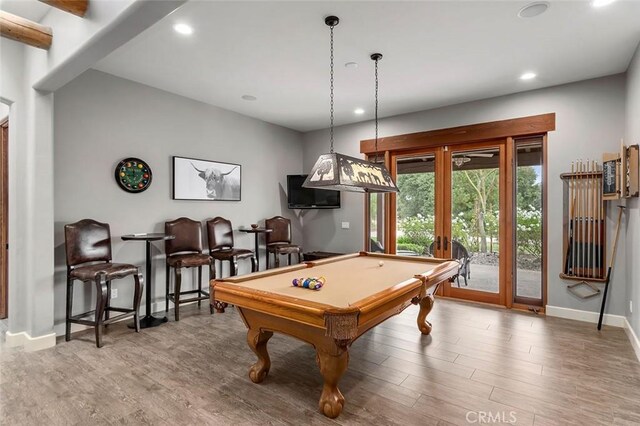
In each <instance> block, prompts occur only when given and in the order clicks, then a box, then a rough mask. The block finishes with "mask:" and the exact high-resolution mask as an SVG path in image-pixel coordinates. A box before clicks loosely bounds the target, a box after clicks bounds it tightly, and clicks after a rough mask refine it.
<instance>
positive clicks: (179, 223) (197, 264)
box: [164, 217, 215, 321]
mask: <svg viewBox="0 0 640 426" xmlns="http://www.w3.org/2000/svg"><path fill="white" fill-rule="evenodd" d="M164 232H165V234H166V235H173V236H174V237H175V239H173V240H166V241H165V245H164V246H165V252H166V254H167V274H166V279H167V288H166V293H165V294H166V298H165V301H166V308H165V310H167V311H168V310H169V301H171V302H173V304H174V306H175V310H174V313H175V318H176V321H180V304H182V303H189V302H195V301H197V302H198V307H199V306H200V305H201V301H202V300H209V292H207V291H205V290H203V289H202V267H203V266H207V267H209V279H210V280H211V279H214V278H215V270H214V269H213V259H212V258H211V256H209V255H206V254H203V253H202V227H201V224H200V222H197V221H195V220H191V219H188V218H186V217H181V218H180V219H176V220H173V221H170V222H165V224H164ZM171 268H173V269H174V271H175V282H174V292H173V293H170V292H169V283H170V278H171ZM183 268H198V288H197V289H196V290H188V291H182V269H183ZM192 294H195V297H191V298H188V299H182V298H181V297H182V296H186V295H192ZM209 309H210V311H211V313H213V306H211V305H210V306H209Z"/></svg>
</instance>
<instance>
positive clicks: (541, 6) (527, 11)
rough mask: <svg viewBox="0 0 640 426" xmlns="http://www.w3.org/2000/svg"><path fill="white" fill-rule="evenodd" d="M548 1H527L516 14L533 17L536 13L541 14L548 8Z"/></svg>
mask: <svg viewBox="0 0 640 426" xmlns="http://www.w3.org/2000/svg"><path fill="white" fill-rule="evenodd" d="M549 6H550V5H549V3H547V2H546V1H537V2H534V3H529V4H528V5H526V6H525V7H523V8H522V9H520V12H518V16H519V17H520V18H533V17H536V16H538V15H542V14H543V13H544V12H546V11H547V9H549Z"/></svg>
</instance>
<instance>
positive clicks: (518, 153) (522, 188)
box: [514, 138, 543, 306]
mask: <svg viewBox="0 0 640 426" xmlns="http://www.w3.org/2000/svg"><path fill="white" fill-rule="evenodd" d="M514 184H515V197H514V201H515V209H514V213H515V215H514V225H515V242H514V245H515V249H514V256H515V266H514V269H515V271H514V272H515V273H514V279H515V301H516V302H519V303H526V304H536V305H540V306H541V305H542V261H543V257H542V248H543V245H542V235H543V234H542V226H543V217H542V213H543V211H542V198H543V197H542V138H538V140H522V141H516V143H515V179H514Z"/></svg>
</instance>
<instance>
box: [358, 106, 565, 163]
mask: <svg viewBox="0 0 640 426" xmlns="http://www.w3.org/2000/svg"><path fill="white" fill-rule="evenodd" d="M555 129H556V114H555V113H554V112H552V113H548V114H540V115H532V116H528V117H520V118H512V119H509V120H500V121H491V122H487V123H477V124H471V125H467V126H459V127H451V128H447V129H438V130H429V131H426V132H418V133H408V134H404V135H397V136H388V137H384V138H378V152H385V151H392V152H398V151H406V150H411V149H418V148H427V147H434V146H442V145H458V144H465V143H469V142H480V141H486V140H492V139H504V138H508V137H512V138H516V137H518V138H519V137H523V136H534V135H541V134H545V133H547V132H550V131H553V130H555ZM360 152H361V153H362V154H373V153H375V140H374V139H365V140H362V141H360Z"/></svg>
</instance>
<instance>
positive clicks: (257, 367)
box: [247, 328, 273, 383]
mask: <svg viewBox="0 0 640 426" xmlns="http://www.w3.org/2000/svg"><path fill="white" fill-rule="evenodd" d="M271 336H273V333H272V332H270V331H261V330H260V329H254V328H250V329H249V331H247V343H248V344H249V347H250V348H251V350H252V351H253V352H254V353H255V354H256V355H257V356H258V361H257V362H256V363H255V364H253V365H252V366H251V368H250V369H249V378H250V379H251V381H252V382H253V383H260V382H262V381H263V380H264V378H265V377H267V373H269V368H270V367H271V359H270V358H269V352H267V342H268V341H269V339H270V338H271Z"/></svg>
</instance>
